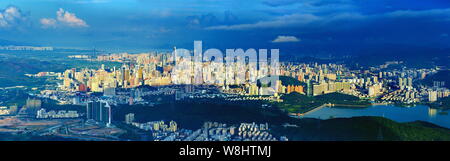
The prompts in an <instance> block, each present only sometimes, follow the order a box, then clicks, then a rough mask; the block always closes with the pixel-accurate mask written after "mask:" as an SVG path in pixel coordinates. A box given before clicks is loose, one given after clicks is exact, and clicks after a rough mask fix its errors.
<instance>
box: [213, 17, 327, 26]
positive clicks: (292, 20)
mask: <svg viewBox="0 0 450 161" xmlns="http://www.w3.org/2000/svg"><path fill="white" fill-rule="evenodd" d="M319 19H320V17H317V16H315V15H312V14H292V15H285V16H280V17H277V18H275V19H273V20H268V21H259V22H256V23H251V24H238V25H222V26H212V27H208V28H206V29H208V30H245V29H255V28H274V27H287V26H297V25H304V24H309V23H311V22H315V21H317V20H319Z"/></svg>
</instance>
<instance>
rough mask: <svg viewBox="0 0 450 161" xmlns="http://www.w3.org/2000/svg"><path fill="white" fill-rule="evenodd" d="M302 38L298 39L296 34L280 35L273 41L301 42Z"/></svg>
mask: <svg viewBox="0 0 450 161" xmlns="http://www.w3.org/2000/svg"><path fill="white" fill-rule="evenodd" d="M299 41H300V39H298V38H297V37H295V36H278V37H277V38H276V39H275V40H273V41H272V42H273V43H283V42H299Z"/></svg>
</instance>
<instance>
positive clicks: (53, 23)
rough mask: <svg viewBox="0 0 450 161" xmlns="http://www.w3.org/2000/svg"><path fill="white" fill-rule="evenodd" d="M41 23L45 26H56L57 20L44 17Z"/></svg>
mask: <svg viewBox="0 0 450 161" xmlns="http://www.w3.org/2000/svg"><path fill="white" fill-rule="evenodd" d="M41 24H42V27H43V28H49V27H56V20H55V19H53V18H43V19H41Z"/></svg>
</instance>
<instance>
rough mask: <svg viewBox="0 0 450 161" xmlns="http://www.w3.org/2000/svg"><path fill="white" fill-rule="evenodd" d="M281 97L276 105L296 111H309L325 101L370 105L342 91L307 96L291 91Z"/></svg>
mask: <svg viewBox="0 0 450 161" xmlns="http://www.w3.org/2000/svg"><path fill="white" fill-rule="evenodd" d="M281 98H282V99H283V102H280V103H275V105H276V106H277V107H279V108H280V109H283V110H285V111H287V112H298V113H304V112H307V111H310V110H312V109H314V108H317V107H319V106H321V105H323V104H327V103H331V104H339V105H357V106H366V105H370V103H369V102H367V101H366V100H360V99H359V98H358V97H355V96H352V95H347V94H342V93H329V94H324V95H319V96H315V97H308V96H306V95H303V94H300V93H297V92H293V93H290V94H286V95H283V96H282V97H281Z"/></svg>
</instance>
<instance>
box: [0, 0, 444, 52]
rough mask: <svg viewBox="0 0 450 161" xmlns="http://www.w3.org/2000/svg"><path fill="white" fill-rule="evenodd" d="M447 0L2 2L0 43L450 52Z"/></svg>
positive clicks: (34, 0) (146, 47) (65, 45)
mask: <svg viewBox="0 0 450 161" xmlns="http://www.w3.org/2000/svg"><path fill="white" fill-rule="evenodd" d="M448 34H450V1H448V0H2V1H0V39H4V40H11V41H19V42H27V43H33V44H39V45H44V46H55V47H77V48H78V47H79V48H93V47H96V48H103V49H109V50H114V49H124V50H126V49H152V48H172V47H173V46H181V47H192V46H193V45H192V44H193V41H194V40H202V41H203V43H204V46H206V47H217V48H238V47H239V48H250V47H252V48H275V47H279V48H286V49H289V50H295V48H296V47H299V46H308V45H309V46H318V48H327V47H329V46H341V45H346V46H348V47H350V48H351V47H357V46H361V45H376V44H382V43H392V44H404V45H418V46H432V47H440V48H441V47H450V37H449V36H448Z"/></svg>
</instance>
